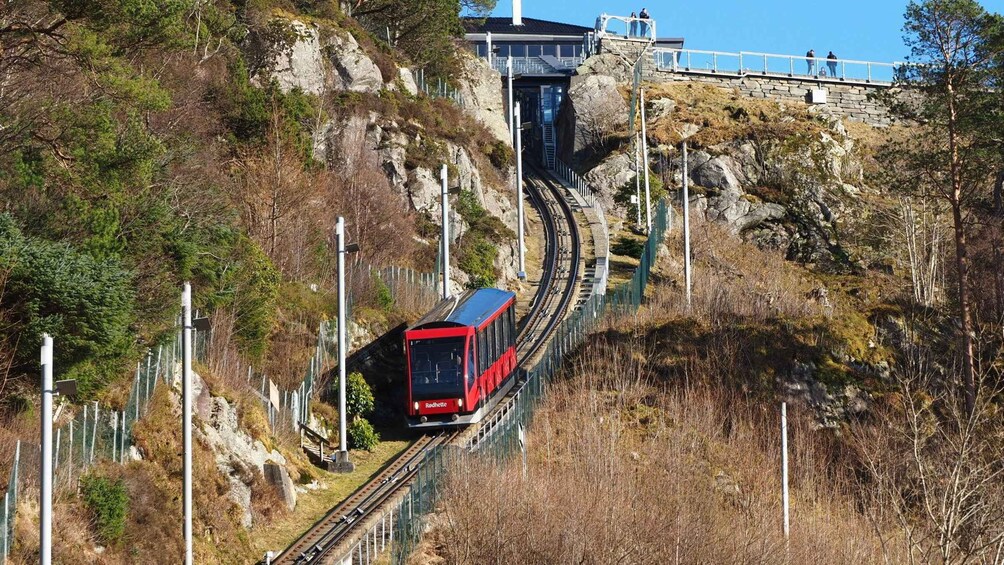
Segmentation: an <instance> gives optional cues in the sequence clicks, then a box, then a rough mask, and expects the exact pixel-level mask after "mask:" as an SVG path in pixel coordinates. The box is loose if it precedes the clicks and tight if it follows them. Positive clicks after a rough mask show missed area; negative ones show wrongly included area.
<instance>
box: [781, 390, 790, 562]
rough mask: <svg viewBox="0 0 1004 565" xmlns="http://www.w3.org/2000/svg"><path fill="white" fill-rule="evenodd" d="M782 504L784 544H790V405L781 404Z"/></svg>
mask: <svg viewBox="0 0 1004 565" xmlns="http://www.w3.org/2000/svg"><path fill="white" fill-rule="evenodd" d="M781 503H782V506H783V508H784V543H785V546H786V547H787V544H788V531H789V523H788V403H787V402H782V403H781Z"/></svg>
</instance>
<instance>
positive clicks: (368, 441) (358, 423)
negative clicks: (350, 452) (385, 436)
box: [349, 418, 380, 451]
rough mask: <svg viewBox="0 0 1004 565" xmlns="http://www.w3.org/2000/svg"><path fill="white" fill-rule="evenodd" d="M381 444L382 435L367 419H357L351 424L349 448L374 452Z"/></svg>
mask: <svg viewBox="0 0 1004 565" xmlns="http://www.w3.org/2000/svg"><path fill="white" fill-rule="evenodd" d="M378 443H380V434H378V433H377V432H376V430H374V429H373V425H372V424H370V423H369V422H368V421H367V420H366V419H365V418H356V419H354V420H352V423H351V424H349V446H350V447H351V448H352V449H365V450H366V451H373V449H375V448H376V446H377V444H378Z"/></svg>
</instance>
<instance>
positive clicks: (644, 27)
mask: <svg viewBox="0 0 1004 565" xmlns="http://www.w3.org/2000/svg"><path fill="white" fill-rule="evenodd" d="M638 19H639V20H641V21H640V22H638V31H639V32H640V33H639V34H638V35H640V36H641V37H648V20H649V16H648V8H642V9H641V12H640V13H639V14H638Z"/></svg>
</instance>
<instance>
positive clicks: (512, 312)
mask: <svg viewBox="0 0 1004 565" xmlns="http://www.w3.org/2000/svg"><path fill="white" fill-rule="evenodd" d="M509 327H510V328H512V345H514V346H515V345H516V307H515V306H513V307H512V308H510V309H509Z"/></svg>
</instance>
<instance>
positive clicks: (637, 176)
mask: <svg viewBox="0 0 1004 565" xmlns="http://www.w3.org/2000/svg"><path fill="white" fill-rule="evenodd" d="M640 155H641V147H640V146H639V144H638V134H637V133H635V134H634V195H635V210H636V211H637V212H638V221H637V224H638V225H639V226H640V225H641V164H640V163H641V156H640Z"/></svg>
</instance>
